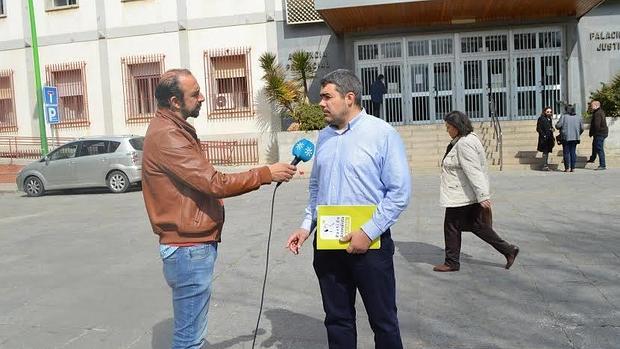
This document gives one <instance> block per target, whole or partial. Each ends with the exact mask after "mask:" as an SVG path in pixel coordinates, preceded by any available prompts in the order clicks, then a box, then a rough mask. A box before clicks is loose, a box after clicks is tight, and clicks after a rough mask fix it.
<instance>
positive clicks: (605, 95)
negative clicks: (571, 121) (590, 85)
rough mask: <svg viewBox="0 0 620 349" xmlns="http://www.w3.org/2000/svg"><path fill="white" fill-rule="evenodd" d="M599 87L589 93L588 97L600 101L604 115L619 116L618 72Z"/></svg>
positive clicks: (619, 84) (619, 87) (619, 86)
mask: <svg viewBox="0 0 620 349" xmlns="http://www.w3.org/2000/svg"><path fill="white" fill-rule="evenodd" d="M601 85H602V86H601V88H599V89H598V90H596V91H594V92H592V93H591V94H590V99H593V100H597V101H599V102H601V109H603V110H604V111H605V115H606V116H611V117H614V118H616V117H618V116H620V73H619V74H618V75H616V76H615V77H614V78H613V79H612V80H611V82H610V83H607V84H606V83H601Z"/></svg>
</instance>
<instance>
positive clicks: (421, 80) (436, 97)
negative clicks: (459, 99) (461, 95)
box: [409, 62, 454, 123]
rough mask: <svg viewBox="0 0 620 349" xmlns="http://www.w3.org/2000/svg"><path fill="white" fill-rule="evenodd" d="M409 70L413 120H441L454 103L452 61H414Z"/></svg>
mask: <svg viewBox="0 0 620 349" xmlns="http://www.w3.org/2000/svg"><path fill="white" fill-rule="evenodd" d="M409 70H410V77H411V81H410V83H411V85H410V86H411V109H412V111H411V115H412V118H413V120H412V121H413V122H414V123H415V122H428V121H441V120H442V119H443V116H444V115H445V114H447V113H448V112H450V111H451V110H452V109H453V104H454V102H453V96H454V94H453V90H454V89H453V81H454V78H453V76H452V62H435V63H414V64H411V65H410V66H409Z"/></svg>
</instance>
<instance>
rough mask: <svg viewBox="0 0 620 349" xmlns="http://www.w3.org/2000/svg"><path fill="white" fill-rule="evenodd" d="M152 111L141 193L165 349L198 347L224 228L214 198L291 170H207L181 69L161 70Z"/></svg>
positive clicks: (188, 79) (196, 97) (187, 79)
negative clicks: (169, 320) (160, 281)
mask: <svg viewBox="0 0 620 349" xmlns="http://www.w3.org/2000/svg"><path fill="white" fill-rule="evenodd" d="M155 98H156V99H157V112H156V113H155V117H154V118H153V119H152V120H151V122H150V124H149V127H148V130H147V131H146V136H145V137H144V152H143V160H142V195H143V196H144V205H145V206H146V212H147V214H148V217H149V221H150V223H151V227H152V229H153V232H154V233H155V234H157V235H158V236H159V243H160V255H161V258H162V261H163V272H164V277H165V279H166V282H167V283H168V285H169V286H170V288H172V306H173V310H174V334H173V339H172V348H173V349H181V348H183V349H186V348H196V349H198V348H202V346H203V344H204V342H205V336H206V331H207V312H208V310H209V300H210V298H211V280H212V277H213V268H214V265H215V260H216V257H217V246H218V243H219V242H220V237H221V232H222V227H223V225H224V205H223V202H222V200H221V199H222V198H225V197H231V196H236V195H241V194H244V193H247V192H249V191H252V190H255V189H258V188H259V187H260V186H261V185H264V184H270V183H272V182H274V181H275V182H282V181H288V180H290V179H291V178H292V176H293V175H294V174H295V171H296V168H295V167H294V166H292V165H289V164H283V163H278V164H273V165H270V166H263V167H258V168H255V169H252V170H249V171H247V172H241V173H234V174H224V173H221V172H218V171H216V170H215V168H214V167H213V165H212V164H211V163H210V162H209V160H207V158H206V157H205V154H204V152H203V150H202V148H201V145H200V140H199V139H198V137H197V136H196V130H195V129H194V127H193V126H192V125H190V124H189V123H188V122H187V119H188V118H197V117H198V115H199V114H200V106H201V104H202V102H203V101H204V100H205V98H204V96H203V95H202V93H200V86H199V85H198V82H197V81H196V79H195V78H194V76H193V75H192V73H191V72H190V71H189V70H187V69H172V70H169V71H167V72H165V73H164V74H163V75H162V76H161V78H160V80H159V83H158V85H157V87H156V89H155Z"/></svg>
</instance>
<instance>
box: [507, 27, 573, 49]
mask: <svg viewBox="0 0 620 349" xmlns="http://www.w3.org/2000/svg"><path fill="white" fill-rule="evenodd" d="M514 47H515V50H536V49H555V48H561V47H562V35H561V33H560V31H557V30H554V31H544V32H530V33H517V34H514Z"/></svg>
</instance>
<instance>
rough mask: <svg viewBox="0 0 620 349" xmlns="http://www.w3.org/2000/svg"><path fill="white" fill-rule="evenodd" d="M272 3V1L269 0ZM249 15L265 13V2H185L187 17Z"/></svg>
mask: <svg viewBox="0 0 620 349" xmlns="http://www.w3.org/2000/svg"><path fill="white" fill-rule="evenodd" d="M271 1H273V0H271ZM250 13H265V1H259V0H233V1H221V0H211V1H205V0H187V17H188V19H190V18H203V17H207V18H208V17H225V16H241V15H243V14H250Z"/></svg>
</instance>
